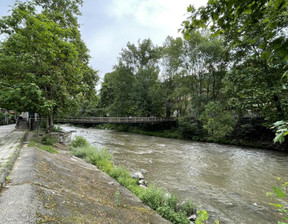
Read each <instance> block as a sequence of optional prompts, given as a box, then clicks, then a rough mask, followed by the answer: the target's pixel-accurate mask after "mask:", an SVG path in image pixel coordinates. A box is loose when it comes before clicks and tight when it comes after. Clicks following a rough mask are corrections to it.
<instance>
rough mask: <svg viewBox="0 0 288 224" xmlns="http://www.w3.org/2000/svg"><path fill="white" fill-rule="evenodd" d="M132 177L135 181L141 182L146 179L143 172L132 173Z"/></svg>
mask: <svg viewBox="0 0 288 224" xmlns="http://www.w3.org/2000/svg"><path fill="white" fill-rule="evenodd" d="M131 177H132V178H133V179H139V180H143V179H144V176H143V174H142V173H141V172H135V173H132V174H131Z"/></svg>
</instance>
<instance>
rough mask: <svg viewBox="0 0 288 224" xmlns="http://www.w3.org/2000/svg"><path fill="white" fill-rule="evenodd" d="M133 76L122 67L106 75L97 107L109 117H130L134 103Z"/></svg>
mask: <svg viewBox="0 0 288 224" xmlns="http://www.w3.org/2000/svg"><path fill="white" fill-rule="evenodd" d="M133 83H134V76H133V74H132V73H131V71H130V70H129V69H127V68H124V67H118V68H117V69H116V70H115V71H113V72H111V73H107V74H106V75H105V77H104V82H103V84H102V87H101V90H100V103H99V107H100V108H104V110H103V112H104V113H105V114H109V115H110V116H132V115H134V114H133V111H134V107H135V102H134V100H133V98H134V96H133V95H132V94H133V92H132V90H133Z"/></svg>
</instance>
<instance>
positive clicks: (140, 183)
mask: <svg viewBox="0 0 288 224" xmlns="http://www.w3.org/2000/svg"><path fill="white" fill-rule="evenodd" d="M138 183H139V185H144V186H146V187H147V186H148V182H147V181H146V180H143V179H142V180H139V182H138Z"/></svg>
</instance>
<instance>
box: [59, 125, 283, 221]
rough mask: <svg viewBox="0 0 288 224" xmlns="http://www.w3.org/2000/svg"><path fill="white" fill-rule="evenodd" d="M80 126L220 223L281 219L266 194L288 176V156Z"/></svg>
mask: <svg viewBox="0 0 288 224" xmlns="http://www.w3.org/2000/svg"><path fill="white" fill-rule="evenodd" d="M63 128H64V129H65V130H76V133H74V135H81V136H83V137H85V138H86V139H87V140H88V141H90V142H91V143H92V144H94V145H96V146H97V147H99V148H103V147H106V148H108V149H109V151H110V152H111V153H113V155H114V160H115V163H116V164H117V165H123V166H125V167H126V168H127V169H129V170H130V171H142V172H143V173H144V176H145V178H146V179H147V180H148V181H149V182H150V183H153V184H154V185H156V186H161V187H163V188H166V189H167V190H169V191H170V192H173V193H175V194H176V195H177V196H178V197H179V198H180V199H182V200H184V199H192V200H193V201H195V202H196V203H197V204H198V205H203V207H204V208H205V209H207V210H208V211H209V212H210V213H211V214H212V216H213V217H217V218H219V219H220V221H221V223H233V224H234V223H237V224H240V223H243V224H249V223H251V224H256V223H259V224H260V223H261V224H265V223H267V224H268V223H269V224H270V223H277V218H278V217H277V212H275V210H274V209H273V208H271V207H270V206H269V205H268V203H269V202H270V200H269V198H267V197H266V192H267V191H271V186H273V185H275V184H276V177H278V176H281V177H284V178H285V177H286V178H287V179H288V175H287V173H288V154H287V153H281V152H270V151H265V150H257V149H243V148H239V147H236V146H224V145H217V144H211V143H198V142H191V141H183V140H174V139H166V138H158V137H150V136H143V135H135V134H127V133H121V132H114V131H108V130H97V129H90V128H89V129H83V128H74V127H68V126H63Z"/></svg>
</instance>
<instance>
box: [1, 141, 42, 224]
mask: <svg viewBox="0 0 288 224" xmlns="http://www.w3.org/2000/svg"><path fill="white" fill-rule="evenodd" d="M33 168H34V150H33V149H31V148H28V147H25V146H24V148H23V149H22V150H21V153H20V156H19V158H18V159H17V161H16V163H15V165H14V168H13V170H12V172H11V173H10V175H9V177H10V178H9V181H8V183H6V186H5V187H4V188H3V189H2V192H1V194H0V223H5V224H29V223H31V224H32V223H37V217H36V215H37V214H36V210H37V208H38V207H39V206H40V205H41V202H40V201H39V200H37V196H36V193H35V192H36V190H35V185H33V182H34V179H35V178H34V177H35V174H34V171H33ZM10 181H11V183H9V182H10Z"/></svg>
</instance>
